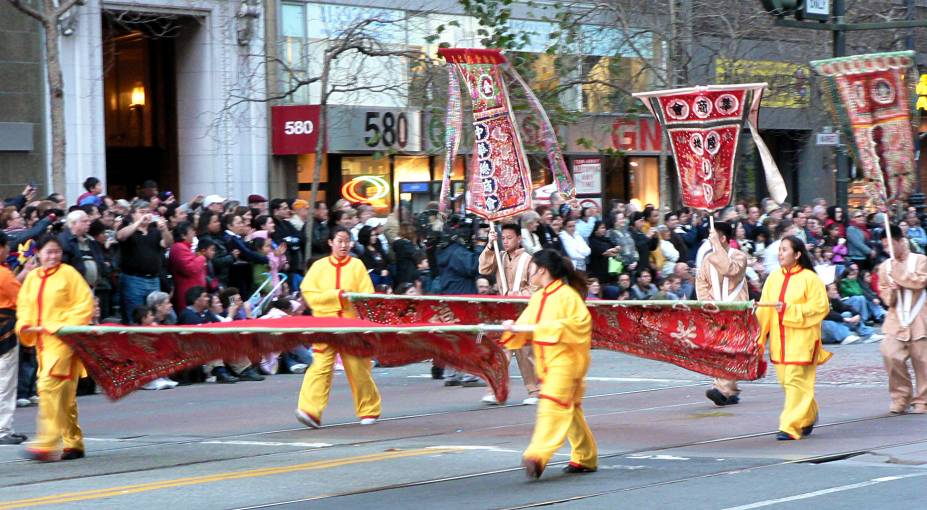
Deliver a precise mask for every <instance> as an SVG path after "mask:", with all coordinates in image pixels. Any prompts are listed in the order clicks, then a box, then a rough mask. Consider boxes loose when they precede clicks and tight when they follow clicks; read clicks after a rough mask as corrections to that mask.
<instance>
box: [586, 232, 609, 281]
mask: <svg viewBox="0 0 927 510" xmlns="http://www.w3.org/2000/svg"><path fill="white" fill-rule="evenodd" d="M614 247H615V243H613V242H612V240H611V239H609V238H608V237H606V236H602V237H599V236H597V235H595V234H592V235H591V236H589V249H590V250H592V253H591V254H590V255H589V265H588V266H587V267H586V269H587V271H586V272H587V273H589V276H594V277H596V278H598V279H599V282H600V283H601V284H603V285H604V284H606V283H608V282H609V275H608V259H609V257H606V256H605V255H603V253H605V251H606V250H610V249H612V248H614Z"/></svg>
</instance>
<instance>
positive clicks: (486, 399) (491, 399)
mask: <svg viewBox="0 0 927 510" xmlns="http://www.w3.org/2000/svg"><path fill="white" fill-rule="evenodd" d="M480 400H481V402H483V403H484V404H489V405H491V406H497V405H499V401H498V400H496V396H495V395H493V394H492V393H490V394H489V395H483V398H482V399H480Z"/></svg>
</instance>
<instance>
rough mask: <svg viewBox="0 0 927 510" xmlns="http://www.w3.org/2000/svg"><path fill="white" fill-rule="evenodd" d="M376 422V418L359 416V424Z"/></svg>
mask: <svg viewBox="0 0 927 510" xmlns="http://www.w3.org/2000/svg"><path fill="white" fill-rule="evenodd" d="M376 422H377V419H376V418H361V421H360V424H361V425H373V424H374V423H376Z"/></svg>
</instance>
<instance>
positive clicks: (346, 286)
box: [299, 256, 374, 318]
mask: <svg viewBox="0 0 927 510" xmlns="http://www.w3.org/2000/svg"><path fill="white" fill-rule="evenodd" d="M299 291H300V292H301V293H302V295H303V299H305V300H306V304H307V305H309V308H311V309H312V315H314V316H315V317H347V318H355V317H357V312H355V310H354V307H353V306H352V305H351V303H350V302H349V301H347V300H345V299H342V297H341V293H342V292H360V293H364V294H373V292H374V289H373V282H372V281H370V274H368V273H367V267H366V266H364V263H363V262H361V261H360V260H358V259H355V258H353V257H347V258H345V259H344V260H340V261H339V260H336V259H335V257H332V256H329V257H325V258H324V259H319V260H317V261H315V262H314V263H313V264H312V266H311V267H309V271H307V272H306V277H305V278H303V283H302V284H300V286H299Z"/></svg>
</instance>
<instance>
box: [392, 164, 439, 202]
mask: <svg viewBox="0 0 927 510" xmlns="http://www.w3.org/2000/svg"><path fill="white" fill-rule="evenodd" d="M429 181H431V169H430V168H429V167H428V156H396V157H395V158H394V159H393V200H398V199H399V184H400V183H403V182H429ZM407 198H408V197H407Z"/></svg>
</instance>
